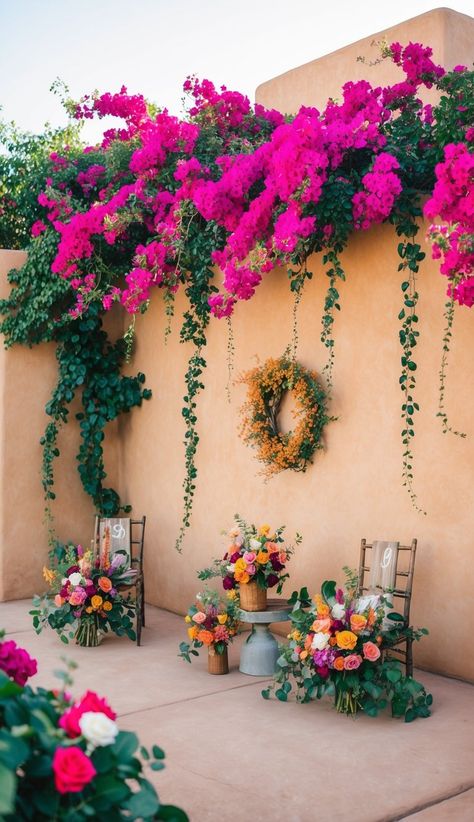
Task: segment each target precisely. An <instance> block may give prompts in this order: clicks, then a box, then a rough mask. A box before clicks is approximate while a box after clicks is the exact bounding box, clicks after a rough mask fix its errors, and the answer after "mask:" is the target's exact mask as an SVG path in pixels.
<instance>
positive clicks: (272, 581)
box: [198, 514, 301, 593]
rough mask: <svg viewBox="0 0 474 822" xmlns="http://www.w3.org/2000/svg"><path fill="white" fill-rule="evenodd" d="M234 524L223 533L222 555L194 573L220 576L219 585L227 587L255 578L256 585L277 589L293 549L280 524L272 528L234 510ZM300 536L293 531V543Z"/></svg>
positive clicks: (283, 527) (284, 576) (208, 577)
mask: <svg viewBox="0 0 474 822" xmlns="http://www.w3.org/2000/svg"><path fill="white" fill-rule="evenodd" d="M234 519H235V523H236V524H235V527H234V528H232V529H231V530H230V531H229V532H228V533H227V536H228V538H229V540H230V544H229V547H228V548H227V551H226V553H225V554H224V557H223V558H222V559H216V560H214V562H213V564H212V566H211V567H210V568H204V569H203V570H202V571H200V572H199V573H198V577H199V579H202V580H206V579H210V578H211V577H216V576H217V577H219V576H220V577H222V585H223V587H224V589H225V590H226V591H231V590H233V589H234V588H237V587H238V586H239V585H246V584H247V583H249V582H256V583H257V585H258V586H259V588H274V587H275V586H276V589H277V592H278V593H281V590H282V588H283V583H284V582H285V580H286V579H288V577H289V574H288V573H287V572H286V563H287V562H288V560H289V559H290V557H291V555H292V554H293V552H294V547H293V546H292V545H288V544H286V543H285V540H284V539H283V532H284V530H285V526H284V525H282V526H280V528H277V529H276V531H273V532H272V530H271V528H270V526H269V525H261V526H260V527H259V528H257V527H256V526H255V525H252V524H248V523H247V522H245V520H243V519H242V518H241V517H240V516H239V515H238V514H236V515H235V517H234ZM300 542H301V536H300V535H299V534H297V535H296V538H295V543H296V545H299V544H300Z"/></svg>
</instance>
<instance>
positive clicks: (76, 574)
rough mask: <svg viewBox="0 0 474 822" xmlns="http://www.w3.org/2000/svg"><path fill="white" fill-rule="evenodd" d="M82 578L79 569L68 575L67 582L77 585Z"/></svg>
mask: <svg viewBox="0 0 474 822" xmlns="http://www.w3.org/2000/svg"><path fill="white" fill-rule="evenodd" d="M81 580H82V574H80V573H79V571H75V572H74V574H71V576H70V577H69V582H70V583H71V585H79V584H80V582H81Z"/></svg>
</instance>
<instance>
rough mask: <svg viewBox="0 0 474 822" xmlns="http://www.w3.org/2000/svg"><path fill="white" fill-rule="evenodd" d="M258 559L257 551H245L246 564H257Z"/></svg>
mask: <svg viewBox="0 0 474 822" xmlns="http://www.w3.org/2000/svg"><path fill="white" fill-rule="evenodd" d="M256 557H257V554H256V553H255V551H245V553H244V556H243V558H244V560H245V562H247V563H248V564H249V565H251V564H252V562H255V559H256Z"/></svg>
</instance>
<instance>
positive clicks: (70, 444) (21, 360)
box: [0, 251, 118, 600]
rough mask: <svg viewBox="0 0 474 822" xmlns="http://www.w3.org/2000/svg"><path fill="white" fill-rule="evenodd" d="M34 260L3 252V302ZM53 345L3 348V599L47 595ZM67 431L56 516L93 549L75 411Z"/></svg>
mask: <svg viewBox="0 0 474 822" xmlns="http://www.w3.org/2000/svg"><path fill="white" fill-rule="evenodd" d="M25 259H26V255H25V254H24V253H23V252H21V251H0V296H1V297H4V296H6V295H7V294H8V293H9V290H10V286H9V284H8V282H7V273H8V271H9V270H10V269H12V268H16V267H19V266H21V265H22V264H23V262H24V260H25ZM54 352H55V348H54V345H53V344H48V345H42V346H36V347H34V348H31V349H29V348H26V347H22V346H13V347H12V348H11V349H10V350H8V351H6V350H5V349H4V347H3V344H2V345H1V346H0V436H1V445H0V600H6V599H17V598H20V597H27V596H31V595H32V594H34V593H39V592H41V591H42V590H43V589H44V581H43V579H42V576H41V569H42V567H43V564H44V562H45V561H46V559H47V552H48V545H47V532H46V528H45V525H44V502H43V495H42V487H41V457H42V449H41V446H40V444H39V440H40V437H41V436H42V434H43V432H44V429H45V426H46V424H47V422H48V418H47V417H46V415H45V413H44V407H45V405H46V403H47V402H48V400H49V398H50V394H51V391H52V389H53V387H54V385H55V380H56V374H57V365H56V359H55V353H54ZM70 417H71V419H70V422H69V423H68V425H67V427H66V428H65V429H63V431H62V432H61V433H60V437H59V441H58V446H59V449H60V451H61V458H60V459H59V460H57V462H56V468H55V474H56V492H57V494H58V499H57V501H56V502H55V503H54V504H53V507H52V510H53V514H54V518H55V527H56V531H57V534H58V537H59V538H60V539H62V540H69V539H73V540H77V541H81V542H82V543H83V544H85V545H87V544H89V541H90V539H91V536H92V531H93V506H92V504H91V502H90V501H89V498H88V497H86V495H85V494H84V492H83V490H82V486H81V483H80V479H79V475H78V472H77V462H76V458H75V455H76V453H77V451H78V448H79V428H78V424H77V422H76V420H75V419H74V409H73V411H72V412H71V415H70ZM115 428H116V426H111V427H110V431H109V433H110V436H109V437H108V442H107V450H106V454H107V469H108V472H109V476H110V479H111V482H112V484H114V483H116V482H117V480H118V451H117V439H116V437H115V436H114V431H115Z"/></svg>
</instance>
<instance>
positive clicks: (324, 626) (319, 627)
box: [311, 617, 331, 634]
mask: <svg viewBox="0 0 474 822" xmlns="http://www.w3.org/2000/svg"><path fill="white" fill-rule="evenodd" d="M311 630H312V631H314V632H315V634H317V633H319V632H320V631H322V633H323V634H328V633H329V631H330V630H331V620H330V619H329V617H326V618H325V619H316V620H315V621H314V622H313V624H312V626H311Z"/></svg>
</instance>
